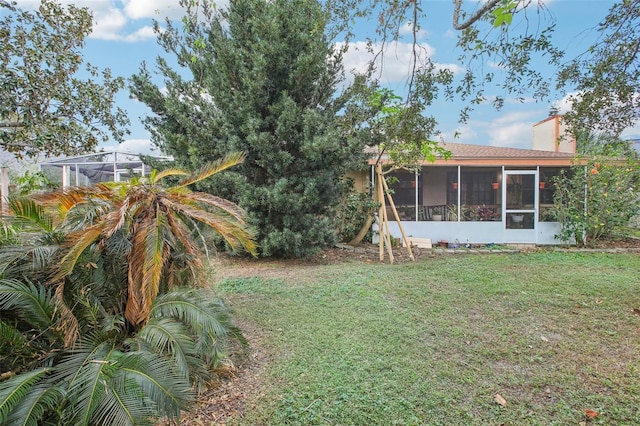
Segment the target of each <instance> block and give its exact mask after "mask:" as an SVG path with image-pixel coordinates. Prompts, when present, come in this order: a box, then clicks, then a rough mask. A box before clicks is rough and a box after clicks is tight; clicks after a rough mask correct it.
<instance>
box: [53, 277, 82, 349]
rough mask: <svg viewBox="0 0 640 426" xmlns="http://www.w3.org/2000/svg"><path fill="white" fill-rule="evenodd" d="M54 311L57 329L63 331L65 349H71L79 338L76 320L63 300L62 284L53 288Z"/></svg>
mask: <svg viewBox="0 0 640 426" xmlns="http://www.w3.org/2000/svg"><path fill="white" fill-rule="evenodd" d="M55 289H56V290H55V292H54V295H55V299H56V311H57V314H58V317H59V320H58V321H59V328H60V329H62V330H64V337H63V338H62V341H63V343H64V346H65V347H71V346H73V345H74V344H75V342H76V340H77V339H78V337H79V336H80V331H79V329H80V327H79V324H78V319H77V318H76V316H75V315H74V314H73V311H71V309H70V308H69V306H67V303H66V302H65V300H64V282H60V283H58V285H56V286H55Z"/></svg>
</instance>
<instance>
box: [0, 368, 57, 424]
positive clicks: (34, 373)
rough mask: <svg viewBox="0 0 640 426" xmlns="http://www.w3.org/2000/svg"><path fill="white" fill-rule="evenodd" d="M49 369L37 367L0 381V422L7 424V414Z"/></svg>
mask: <svg viewBox="0 0 640 426" xmlns="http://www.w3.org/2000/svg"><path fill="white" fill-rule="evenodd" d="M49 371H50V369H49V368H38V369H35V370H31V371H29V372H26V373H22V374H18V375H17V376H13V377H12V378H10V379H8V380H5V381H4V382H0V424H7V423H6V421H7V418H8V417H9V414H10V413H11V412H12V411H13V410H14V409H15V408H16V407H17V406H18V404H20V402H21V401H22V399H23V398H24V397H25V396H26V395H27V393H28V392H29V390H30V389H32V388H33V386H34V385H35V384H36V383H38V382H39V381H40V380H41V379H42V378H43V377H44V376H45V375H46V374H47V373H48V372H49Z"/></svg>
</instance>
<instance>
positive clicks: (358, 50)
mask: <svg viewBox="0 0 640 426" xmlns="http://www.w3.org/2000/svg"><path fill="white" fill-rule="evenodd" d="M341 46H342V44H341V43H338V45H337V47H338V48H340V47H341ZM413 48H414V46H413V44H412V43H402V42H393V43H388V44H387V45H385V46H384V55H381V56H379V57H378V58H376V74H375V75H376V76H379V78H380V81H381V82H382V83H383V84H387V83H394V82H400V81H405V80H406V79H407V78H408V77H409V75H410V73H411V67H412V63H413V60H414V57H413V55H414V53H413ZM381 50H382V44H380V43H375V44H372V45H368V44H367V42H364V41H357V42H353V43H350V45H349V50H348V51H347V53H346V54H345V56H344V60H343V64H344V68H345V70H347V71H352V70H355V71H356V72H364V71H366V69H367V66H368V65H369V62H370V61H371V60H372V59H373V57H374V55H375V54H376V53H378V52H380V51H381ZM434 54H435V49H434V48H433V47H432V46H431V45H429V44H427V43H421V44H420V46H419V50H418V52H417V56H418V61H424V60H426V59H427V58H430V57H432V56H433V55H434ZM436 67H437V68H440V69H449V70H451V71H453V72H454V73H459V72H461V71H462V70H463V68H462V67H460V66H459V65H457V64H436Z"/></svg>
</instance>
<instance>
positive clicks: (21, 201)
mask: <svg viewBox="0 0 640 426" xmlns="http://www.w3.org/2000/svg"><path fill="white" fill-rule="evenodd" d="M8 201H9V208H10V210H11V212H12V213H13V218H12V219H13V220H12V222H13V223H15V224H17V225H19V226H20V227H22V228H26V229H37V230H39V231H43V232H51V231H53V218H52V217H51V215H49V214H47V213H46V212H45V209H44V207H42V206H41V205H39V204H37V203H36V202H35V201H34V200H33V199H31V198H27V197H9V200H8Z"/></svg>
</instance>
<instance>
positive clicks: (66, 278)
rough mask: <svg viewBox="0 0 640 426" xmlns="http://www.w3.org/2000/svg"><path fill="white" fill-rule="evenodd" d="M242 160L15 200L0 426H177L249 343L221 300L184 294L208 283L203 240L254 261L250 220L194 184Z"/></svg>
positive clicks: (2, 289) (0, 319)
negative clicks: (199, 388) (215, 240)
mask: <svg viewBox="0 0 640 426" xmlns="http://www.w3.org/2000/svg"><path fill="white" fill-rule="evenodd" d="M241 160H242V156H241V155H233V156H230V157H228V158H226V159H224V160H221V161H220V162H218V163H216V164H212V165H210V166H209V167H207V168H205V169H203V170H201V171H199V172H198V173H195V174H193V175H190V174H188V173H186V172H184V171H181V170H175V169H170V170H166V171H163V172H153V173H152V175H151V176H150V177H149V178H138V179H134V180H132V181H131V182H127V183H114V184H99V185H96V186H95V187H90V188H73V189H68V190H63V191H58V192H55V193H51V194H46V195H41V196H38V197H37V199H38V200H39V201H40V202H41V203H42V204H34V203H32V202H31V201H29V200H24V199H23V200H14V203H13V204H12V209H13V210H14V215H13V217H12V218H11V221H10V222H11V224H12V226H18V227H22V230H24V231H25V232H22V233H20V234H19V235H21V236H22V237H23V238H22V241H20V244H13V245H12V244H9V243H8V244H5V245H3V246H2V247H0V266H2V268H1V269H0V273H1V275H2V279H0V339H1V340H0V342H1V344H0V374H1V377H2V379H0V425H3V424H11V425H13V424H81V425H92V424H109V425H133V424H136V425H137V424H153V422H154V418H157V417H158V416H168V417H177V416H179V413H180V409H182V408H184V407H185V406H186V405H187V404H188V403H189V402H190V401H192V399H193V389H194V386H195V385H197V384H198V383H202V382H206V381H207V380H208V379H209V378H210V376H209V373H210V370H211V368H213V367H215V366H216V365H217V364H218V363H219V361H220V359H221V358H222V357H223V356H224V345H225V342H228V341H229V340H233V339H235V340H239V341H241V342H243V338H242V336H241V335H240V333H239V331H238V330H237V329H236V328H235V327H234V326H233V324H232V323H231V320H230V317H229V314H228V311H227V309H226V307H225V306H224V304H223V303H222V302H221V301H220V300H217V299H216V298H215V297H214V296H213V295H212V294H210V292H209V291H207V290H206V289H203V288H197V287H195V286H189V287H186V288H185V287H178V286H179V285H181V284H193V283H197V282H198V280H199V278H200V276H199V273H200V268H201V267H202V256H201V255H202V252H201V250H202V247H201V246H199V245H198V242H200V241H201V240H204V238H201V237H202V236H203V235H202V233H203V232H205V230H206V228H207V227H209V228H211V229H212V230H213V231H214V232H215V233H217V234H219V235H220V236H222V238H223V239H224V240H225V241H226V242H227V243H228V245H229V246H230V247H232V248H233V249H235V250H246V251H248V252H249V253H252V254H253V253H255V250H256V247H255V244H254V242H253V240H252V233H251V232H250V231H248V230H247V228H246V226H245V224H244V213H243V212H242V210H240V209H239V208H238V207H237V206H235V205H234V204H232V203H230V202H228V201H226V200H223V199H220V198H218V197H214V196H211V195H208V194H201V193H197V192H192V191H190V190H189V189H188V188H187V186H188V185H190V184H192V183H195V182H197V181H199V180H201V179H204V178H206V177H208V176H211V175H212V174H214V173H217V172H219V171H222V170H224V169H226V168H228V167H231V166H233V165H234V164H237V163H238V162H240V161H241ZM176 177H179V178H181V180H180V181H179V182H178V183H175V184H173V185H169V186H167V187H163V186H161V182H162V181H164V180H168V178H172V179H175V178H176ZM42 206H47V207H54V208H55V209H56V210H57V215H56V216H55V218H52V217H51V216H49V215H48V214H47V212H46V211H45V210H44V209H43V208H42ZM198 224H203V225H206V226H204V227H202V226H197V225H198ZM27 231H28V232H27ZM43 247H46V250H45V249H43ZM25 277H26V278H25Z"/></svg>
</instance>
